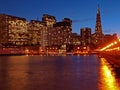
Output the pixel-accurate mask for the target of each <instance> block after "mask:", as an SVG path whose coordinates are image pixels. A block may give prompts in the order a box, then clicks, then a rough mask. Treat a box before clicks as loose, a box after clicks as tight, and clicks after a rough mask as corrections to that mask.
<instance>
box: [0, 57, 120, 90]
mask: <svg viewBox="0 0 120 90" xmlns="http://www.w3.org/2000/svg"><path fill="white" fill-rule="evenodd" d="M118 71H119V69H117V70H116V69H114V68H113V67H111V66H110V65H109V63H107V62H106V60H105V59H104V58H98V57H97V56H96V55H88V56H55V57H53V56H47V57H45V56H43V57H42V56H1V57H0V90H120V73H119V72H118Z"/></svg>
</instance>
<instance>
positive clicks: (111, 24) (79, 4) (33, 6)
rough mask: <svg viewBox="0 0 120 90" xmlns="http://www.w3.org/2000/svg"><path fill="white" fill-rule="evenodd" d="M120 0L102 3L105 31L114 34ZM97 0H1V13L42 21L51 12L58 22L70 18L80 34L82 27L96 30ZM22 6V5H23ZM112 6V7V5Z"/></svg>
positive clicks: (100, 1) (117, 25) (74, 28)
mask: <svg viewBox="0 0 120 90" xmlns="http://www.w3.org/2000/svg"><path fill="white" fill-rule="evenodd" d="M119 2H120V1H118V0H117V1H116V2H113V1H112V0H109V1H108V0H106V1H104V2H103V1H102V0H99V3H100V11H101V22H102V28H103V33H105V34H107V33H110V34H113V33H117V35H118V36H120V33H119V29H120V27H119V21H120V20H119V15H120V13H119V12H118V10H119V7H118V6H119ZM97 5H98V2H97V0H92V1H89V0H85V1H84V0H80V1H78V0H77V1H76V2H73V1H63V0H62V1H55V0H52V1H51V2H49V1H42V0H41V1H36V2H33V1H28V0H25V1H23V0H21V1H16V0H11V2H7V0H1V3H0V13H5V14H10V15H13V16H18V17H23V18H26V19H27V20H28V21H30V20H35V19H37V18H39V20H40V21H41V18H42V15H43V14H49V15H53V16H55V17H56V19H57V22H59V21H62V20H63V19H64V18H70V19H71V20H72V21H73V23H72V31H73V32H76V33H78V34H80V28H83V27H90V28H92V32H93V33H94V32H95V22H96V12H97ZM21 6H22V7H21ZM111 6H112V7H111Z"/></svg>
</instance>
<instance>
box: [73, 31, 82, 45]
mask: <svg viewBox="0 0 120 90" xmlns="http://www.w3.org/2000/svg"><path fill="white" fill-rule="evenodd" d="M72 41H73V45H74V46H76V45H81V36H80V35H78V34H77V33H72Z"/></svg>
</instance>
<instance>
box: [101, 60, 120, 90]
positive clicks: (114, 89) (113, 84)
mask: <svg viewBox="0 0 120 90" xmlns="http://www.w3.org/2000/svg"><path fill="white" fill-rule="evenodd" d="M101 64H102V65H101V68H100V81H101V85H100V90H120V86H119V85H118V84H119V83H118V82H117V80H116V78H115V72H114V70H113V68H112V67H111V66H110V64H108V63H107V62H106V60H105V59H104V58H101ZM112 71H113V72H112Z"/></svg>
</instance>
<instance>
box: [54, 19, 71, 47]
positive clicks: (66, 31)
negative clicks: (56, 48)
mask: <svg viewBox="0 0 120 90" xmlns="http://www.w3.org/2000/svg"><path fill="white" fill-rule="evenodd" d="M67 44H72V21H71V20H70V19H68V18H64V20H63V21H62V22H57V23H56V24H54V30H53V32H52V45H67Z"/></svg>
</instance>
